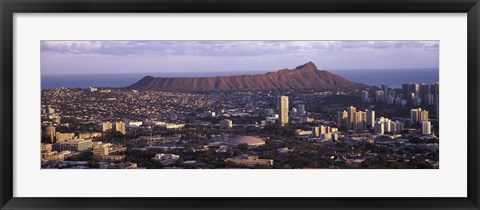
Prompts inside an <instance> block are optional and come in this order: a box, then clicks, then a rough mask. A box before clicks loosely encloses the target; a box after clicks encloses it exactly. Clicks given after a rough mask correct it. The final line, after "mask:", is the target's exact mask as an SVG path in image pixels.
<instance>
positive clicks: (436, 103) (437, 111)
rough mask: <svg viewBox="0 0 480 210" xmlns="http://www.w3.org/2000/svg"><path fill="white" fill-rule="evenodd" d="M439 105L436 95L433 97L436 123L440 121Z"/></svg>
mask: <svg viewBox="0 0 480 210" xmlns="http://www.w3.org/2000/svg"><path fill="white" fill-rule="evenodd" d="M439 104H440V100H439V99H438V94H437V95H435V108H436V118H437V121H438V120H440V118H439V116H440V115H439V113H440V109H439Z"/></svg>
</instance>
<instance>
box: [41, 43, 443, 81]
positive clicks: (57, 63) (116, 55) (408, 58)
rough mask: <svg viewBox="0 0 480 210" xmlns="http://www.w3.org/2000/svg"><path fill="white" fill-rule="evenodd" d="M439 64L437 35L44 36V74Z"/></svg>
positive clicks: (407, 66) (417, 66)
mask: <svg viewBox="0 0 480 210" xmlns="http://www.w3.org/2000/svg"><path fill="white" fill-rule="evenodd" d="M308 61H313V62H314V63H315V64H316V65H317V67H318V68H319V69H322V70H331V69H388V68H393V69H400V68H437V67H438V65H439V42H438V41H41V71H42V74H84V73H136V72H137V73H139V72H177V71H183V72H195V71H274V70H279V69H283V68H290V69H291V68H294V67H296V66H298V65H301V64H304V63H306V62H308Z"/></svg>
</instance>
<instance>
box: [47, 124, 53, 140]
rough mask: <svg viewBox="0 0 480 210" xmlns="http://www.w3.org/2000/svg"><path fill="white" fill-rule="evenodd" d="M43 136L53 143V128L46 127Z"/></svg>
mask: <svg viewBox="0 0 480 210" xmlns="http://www.w3.org/2000/svg"><path fill="white" fill-rule="evenodd" d="M45 134H46V135H47V136H48V137H49V138H50V142H55V127H54V126H51V125H50V126H47V127H46V128H45Z"/></svg>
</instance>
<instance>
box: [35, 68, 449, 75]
mask: <svg viewBox="0 0 480 210" xmlns="http://www.w3.org/2000/svg"><path fill="white" fill-rule="evenodd" d="M439 68H440V67H415V68H361V69H330V70H325V69H318V70H319V71H329V72H331V71H352V70H358V71H361V70H414V69H439ZM280 70H284V69H278V70H274V71H269V70H238V71H230V72H232V73H242V72H245V73H270V72H277V71H280ZM288 70H294V69H288ZM215 72H219V73H224V72H225V71H164V72H116V73H115V72H110V73H101V72H98V73H97V72H87V73H73V74H65V73H61V74H56V73H54V74H49V73H46V74H43V73H42V72H40V76H56V75H92V74H94V75H95V74H96V75H100V74H161V73H215ZM147 76H148V75H147Z"/></svg>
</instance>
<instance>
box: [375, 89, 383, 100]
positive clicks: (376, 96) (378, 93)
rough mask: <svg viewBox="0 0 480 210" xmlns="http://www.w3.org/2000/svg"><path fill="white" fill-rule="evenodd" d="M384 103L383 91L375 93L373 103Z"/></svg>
mask: <svg viewBox="0 0 480 210" xmlns="http://www.w3.org/2000/svg"><path fill="white" fill-rule="evenodd" d="M383 101H385V93H384V92H383V90H377V91H376V92H375V102H383Z"/></svg>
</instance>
